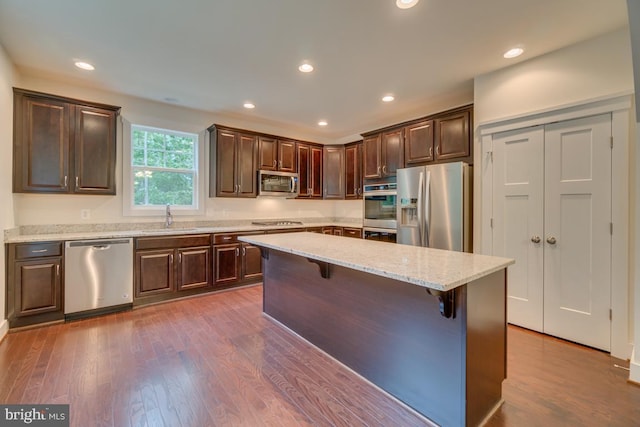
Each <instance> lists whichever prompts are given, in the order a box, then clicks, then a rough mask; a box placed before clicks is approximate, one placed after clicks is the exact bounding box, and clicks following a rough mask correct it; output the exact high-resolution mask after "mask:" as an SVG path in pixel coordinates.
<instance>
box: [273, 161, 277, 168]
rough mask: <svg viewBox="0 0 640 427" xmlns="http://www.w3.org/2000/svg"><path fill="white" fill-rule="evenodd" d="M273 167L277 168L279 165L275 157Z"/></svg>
mask: <svg viewBox="0 0 640 427" xmlns="http://www.w3.org/2000/svg"><path fill="white" fill-rule="evenodd" d="M273 167H274V168H277V167H278V161H277V160H275V159H274V160H273Z"/></svg>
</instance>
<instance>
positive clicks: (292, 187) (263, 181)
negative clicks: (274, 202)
mask: <svg viewBox="0 0 640 427" xmlns="http://www.w3.org/2000/svg"><path fill="white" fill-rule="evenodd" d="M298 187H299V185H298V174H297V173H293V172H276V171H263V170H260V171H258V196H271V197H283V198H287V199H292V198H294V197H298V191H299V190H298Z"/></svg>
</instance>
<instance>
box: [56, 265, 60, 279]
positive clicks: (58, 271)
mask: <svg viewBox="0 0 640 427" xmlns="http://www.w3.org/2000/svg"><path fill="white" fill-rule="evenodd" d="M56 276H58V277H60V264H56Z"/></svg>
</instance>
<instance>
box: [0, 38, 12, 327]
mask: <svg viewBox="0 0 640 427" xmlns="http://www.w3.org/2000/svg"><path fill="white" fill-rule="evenodd" d="M15 81H16V73H15V70H14V67H13V64H12V63H11V61H10V60H9V57H8V56H7V54H6V52H5V51H4V48H3V47H2V45H0V201H1V202H0V229H1V230H4V229H7V228H13V227H14V215H13V198H12V197H11V171H12V169H13V168H12V147H13V89H12V87H13V85H14V84H15ZM5 271H6V266H5V253H4V245H0V338H1V337H3V336H4V334H5V333H6V330H7V329H8V324H7V322H6V320H4V319H5V294H6V283H5Z"/></svg>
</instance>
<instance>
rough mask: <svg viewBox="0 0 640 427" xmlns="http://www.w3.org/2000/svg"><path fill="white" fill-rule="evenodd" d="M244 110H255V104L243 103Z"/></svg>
mask: <svg viewBox="0 0 640 427" xmlns="http://www.w3.org/2000/svg"><path fill="white" fill-rule="evenodd" d="M243 106H244V108H248V109H249V110H250V109H252V108H256V106H255V104H253V103H251V102H245V103H244V104H243Z"/></svg>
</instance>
